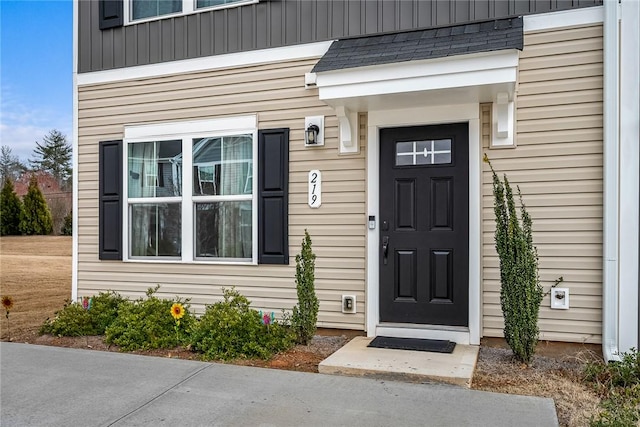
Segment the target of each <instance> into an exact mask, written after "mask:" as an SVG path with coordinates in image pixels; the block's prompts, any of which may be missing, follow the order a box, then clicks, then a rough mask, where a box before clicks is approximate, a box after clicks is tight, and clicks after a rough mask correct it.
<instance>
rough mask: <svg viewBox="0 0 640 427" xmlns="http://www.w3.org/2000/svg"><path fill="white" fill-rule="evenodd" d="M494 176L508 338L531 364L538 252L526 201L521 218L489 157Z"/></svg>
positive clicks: (535, 334)
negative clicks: (534, 244)
mask: <svg viewBox="0 0 640 427" xmlns="http://www.w3.org/2000/svg"><path fill="white" fill-rule="evenodd" d="M484 161H485V162H487V163H488V164H489V167H490V168H491V173H492V175H493V196H494V203H493V207H494V213H495V216H496V231H495V241H496V251H497V252H498V257H499V258H500V284H501V287H500V304H501V306H502V313H503V315H504V338H505V340H506V341H507V344H508V345H509V347H510V348H511V350H512V351H513V354H514V355H515V356H516V358H517V359H519V360H520V361H522V362H524V363H530V362H531V359H532V358H533V355H534V353H535V350H536V344H537V343H538V333H539V331H538V313H539V311H540V304H541V303H542V298H543V291H542V286H540V277H539V276H538V252H537V251H536V248H535V246H533V236H532V222H531V217H530V216H529V213H528V212H527V209H526V207H525V205H524V202H523V201H522V194H521V193H520V187H516V188H517V190H518V198H519V201H520V217H521V218H522V220H521V221H520V220H519V219H518V214H517V208H516V202H515V200H514V195H513V190H512V188H511V185H510V184H509V180H508V179H507V176H506V175H504V179H503V181H501V180H500V178H499V177H498V175H497V174H496V172H495V171H494V170H493V166H492V165H491V162H490V161H489V158H488V157H487V155H486V154H485V156H484Z"/></svg>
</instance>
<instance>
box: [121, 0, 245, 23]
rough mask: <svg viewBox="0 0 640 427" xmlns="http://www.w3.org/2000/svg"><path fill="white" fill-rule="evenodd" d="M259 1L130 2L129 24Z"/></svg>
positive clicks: (149, 0) (139, 0)
mask: <svg viewBox="0 0 640 427" xmlns="http://www.w3.org/2000/svg"><path fill="white" fill-rule="evenodd" d="M256 1H257V0H129V8H128V10H129V22H135V21H140V20H149V19H153V18H156V17H162V16H165V15H175V14H182V13H193V12H197V11H199V10H201V9H206V8H220V7H228V6H235V5H240V4H247V3H255V2H256Z"/></svg>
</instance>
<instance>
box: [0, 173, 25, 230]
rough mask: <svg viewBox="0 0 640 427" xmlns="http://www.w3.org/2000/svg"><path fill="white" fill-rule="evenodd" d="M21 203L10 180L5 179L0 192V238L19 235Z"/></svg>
mask: <svg viewBox="0 0 640 427" xmlns="http://www.w3.org/2000/svg"><path fill="white" fill-rule="evenodd" d="M21 214H22V203H21V202H20V198H19V197H18V195H17V194H16V192H15V190H14V188H13V182H11V179H7V180H5V182H4V185H3V186H2V192H0V236H14V235H18V234H20V217H21Z"/></svg>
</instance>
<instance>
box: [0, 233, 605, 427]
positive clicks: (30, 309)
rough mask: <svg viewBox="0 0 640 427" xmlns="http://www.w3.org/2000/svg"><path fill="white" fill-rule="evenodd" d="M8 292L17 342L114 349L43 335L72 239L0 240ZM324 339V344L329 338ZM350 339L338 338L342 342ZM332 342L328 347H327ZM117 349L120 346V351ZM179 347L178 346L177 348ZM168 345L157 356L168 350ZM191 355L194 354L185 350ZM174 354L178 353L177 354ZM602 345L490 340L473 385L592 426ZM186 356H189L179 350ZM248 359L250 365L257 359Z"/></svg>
mask: <svg viewBox="0 0 640 427" xmlns="http://www.w3.org/2000/svg"><path fill="white" fill-rule="evenodd" d="M0 273H1V281H0V290H1V294H2V295H3V296H5V295H10V296H11V297H12V298H13V301H14V308H13V310H12V311H11V314H10V319H9V320H10V322H11V323H10V327H11V330H10V334H11V335H10V338H11V340H12V341H18V342H31V343H37V344H48V345H60V346H65V347H77V348H87V347H89V348H94V349H102V350H111V351H113V350H114V349H113V348H111V347H109V346H107V345H105V344H104V343H103V342H102V340H101V339H100V337H88V338H83V337H62V338H60V337H48V336H44V337H38V329H39V328H40V326H41V325H42V322H43V321H44V320H45V319H47V318H48V317H52V316H53V314H54V312H55V311H57V310H60V309H61V308H62V306H63V305H64V303H65V301H66V300H68V299H70V297H71V237H61V236H24V237H13V236H12V237H2V238H0ZM7 326H8V323H7V319H6V318H5V316H4V313H2V315H1V316H0V332H1V339H2V340H5V341H6V340H8V339H9V333H8V332H9V331H8V329H7ZM327 339H330V338H326V339H324V340H318V343H320V344H322V343H323V342H324V343H325V344H332V343H327V342H326V341H327ZM346 340H347V337H346V336H345V337H344V341H340V342H338V343H337V347H336V348H339V346H341V345H343V344H344V342H346ZM324 346H325V347H326V345H324ZM330 347H331V348H330V349H329V351H325V350H326V349H324V348H323V345H320V346H318V345H316V346H315V347H314V346H309V347H301V346H298V347H296V348H294V349H292V350H290V351H288V352H285V353H282V354H280V355H277V356H275V357H274V358H273V359H272V360H270V361H264V362H259V363H258V364H257V366H265V367H271V368H279V369H291V370H304V371H307V372H313V371H315V372H317V364H318V363H319V362H320V361H321V360H322V359H324V358H325V357H326V356H327V355H328V354H330V353H331V352H333V351H335V350H336V348H334V347H335V346H334V345H331V346H330ZM115 350H117V349H115ZM172 351H173V350H172ZM164 353H166V351H156V352H155V353H154V352H151V353H149V354H151V355H162V356H166V354H164ZM183 353H184V354H185V357H194V355H193V353H190V352H188V351H186V350H184V351H183ZM169 355H170V356H171V353H170V354H169ZM598 356H599V349H598V347H597V346H580V345H575V344H569V345H567V344H558V343H541V344H540V345H539V347H538V351H537V354H536V357H535V360H534V362H533V363H532V365H531V366H523V365H521V364H518V363H516V362H515V361H514V360H513V358H512V355H511V352H510V350H507V349H506V348H504V341H502V340H495V339H485V340H483V343H482V346H481V349H480V357H479V360H478V365H477V369H476V372H475V376H474V378H473V388H475V389H480V390H487V391H494V392H499V393H515V394H524V395H531V396H543V397H550V398H552V399H554V401H555V403H556V409H557V413H558V419H559V422H560V425H561V426H584V425H588V423H589V418H590V417H591V416H592V415H594V414H596V413H597V409H598V404H599V399H598V397H597V396H596V394H595V393H594V392H593V391H592V390H591V389H590V388H589V387H588V386H586V385H585V384H584V383H583V382H582V381H581V378H580V375H581V371H582V369H583V366H584V363H585V362H586V361H587V360H593V358H596V359H597V358H598ZM177 357H181V356H179V355H178V356H177ZM254 363H256V362H255V361H248V362H245V364H254Z"/></svg>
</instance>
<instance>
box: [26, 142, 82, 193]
mask: <svg viewBox="0 0 640 427" xmlns="http://www.w3.org/2000/svg"><path fill="white" fill-rule="evenodd" d="M71 155H72V149H71V144H69V143H68V142H67V137H66V136H65V135H63V134H62V133H61V132H60V131H58V130H56V129H53V130H52V131H50V132H49V133H48V134H47V135H45V136H44V138H42V143H40V142H38V141H36V148H35V149H34V150H33V156H34V158H33V159H32V160H29V163H30V164H31V167H32V168H33V169H34V170H44V171H47V172H49V173H51V175H53V176H54V178H55V179H56V180H57V181H58V184H59V185H60V188H64V187H65V186H66V185H67V184H68V183H69V180H70V178H71Z"/></svg>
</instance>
